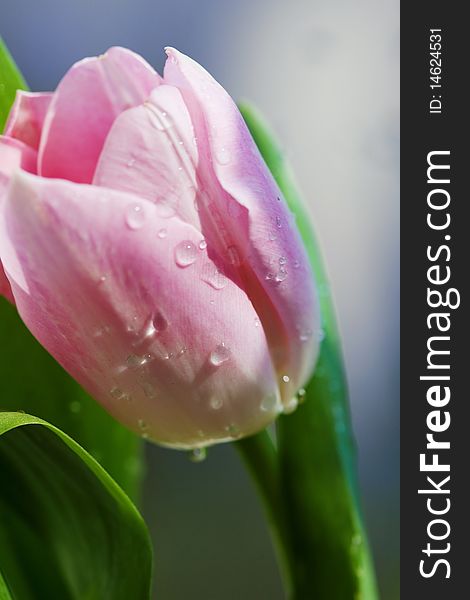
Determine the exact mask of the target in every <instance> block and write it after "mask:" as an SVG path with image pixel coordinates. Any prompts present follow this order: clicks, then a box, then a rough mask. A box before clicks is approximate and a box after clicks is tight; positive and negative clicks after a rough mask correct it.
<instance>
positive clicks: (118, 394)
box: [109, 387, 125, 400]
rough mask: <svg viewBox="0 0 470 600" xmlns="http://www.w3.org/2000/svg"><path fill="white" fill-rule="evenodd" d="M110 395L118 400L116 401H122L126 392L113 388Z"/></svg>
mask: <svg viewBox="0 0 470 600" xmlns="http://www.w3.org/2000/svg"><path fill="white" fill-rule="evenodd" d="M109 393H110V394H111V396H112V397H113V398H116V400H120V399H121V398H123V397H124V395H125V394H124V392H123V391H122V390H121V388H118V387H113V388H111V389H110V390H109Z"/></svg>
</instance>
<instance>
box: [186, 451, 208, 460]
mask: <svg viewBox="0 0 470 600" xmlns="http://www.w3.org/2000/svg"><path fill="white" fill-rule="evenodd" d="M206 458H207V450H206V449H205V448H194V450H191V452H190V453H189V460H190V461H191V462H193V463H200V462H203V461H204V460H206Z"/></svg>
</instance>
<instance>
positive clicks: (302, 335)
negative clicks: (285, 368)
mask: <svg viewBox="0 0 470 600" xmlns="http://www.w3.org/2000/svg"><path fill="white" fill-rule="evenodd" d="M311 337H312V330H311V329H305V331H301V332H300V333H299V340H300V341H301V342H302V343H304V342H307V341H308V340H309V339H310V338H311Z"/></svg>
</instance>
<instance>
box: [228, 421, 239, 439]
mask: <svg viewBox="0 0 470 600" xmlns="http://www.w3.org/2000/svg"><path fill="white" fill-rule="evenodd" d="M225 431H226V432H227V433H228V434H229V435H230V437H232V438H236V437H239V436H240V430H239V429H238V427H237V426H236V425H234V424H233V423H232V424H230V425H228V426H227V427H226V428H225Z"/></svg>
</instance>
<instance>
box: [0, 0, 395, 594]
mask: <svg viewBox="0 0 470 600" xmlns="http://www.w3.org/2000/svg"><path fill="white" fill-rule="evenodd" d="M0 34H1V35H2V36H3V38H4V39H5V41H6V43H7V44H8V46H9V48H10V50H11V52H12V54H13V56H14V57H15V59H16V61H17V63H18V64H19V66H20V68H21V70H22V71H23V73H24V75H25V77H26V79H27V81H28V83H29V85H30V87H31V89H33V90H48V89H54V88H55V86H56V85H57V82H58V81H59V79H60V77H61V76H62V74H63V73H64V72H65V71H66V70H67V68H68V67H69V66H70V65H71V64H72V63H73V62H74V61H75V60H78V59H80V58H82V57H84V56H87V55H95V54H100V53H102V52H103V51H104V50H106V48H107V47H109V46H111V45H124V46H127V47H130V48H132V49H134V50H136V51H137V52H139V53H141V54H142V55H143V56H145V57H146V58H147V60H149V61H150V62H151V63H152V64H153V65H154V66H155V67H157V68H159V69H161V67H162V65H163V62H164V53H163V47H164V46H166V45H173V46H176V47H177V48H178V49H180V50H182V51H183V52H185V53H188V54H190V55H191V56H192V57H193V58H195V59H196V60H198V61H199V62H201V63H202V64H203V65H204V66H205V67H206V68H207V69H208V70H209V71H211V72H212V73H213V75H214V76H215V77H216V78H217V79H218V80H219V81H220V82H221V83H222V84H223V85H224V86H225V87H226V88H227V89H228V90H229V92H230V93H231V94H232V96H234V98H236V99H238V98H247V99H249V100H251V101H253V102H255V103H256V104H257V105H258V107H259V108H260V109H261V111H262V112H263V113H264V114H265V115H266V116H267V118H268V119H269V120H270V121H271V123H272V124H273V126H274V128H275V129H276V130H277V133H278V134H279V136H280V137H281V139H282V140H283V143H284V144H285V150H286V152H287V154H288V155H289V157H290V159H291V162H292V163H293V166H294V169H295V171H296V173H297V176H298V179H299V181H300V184H301V187H302V188H303V190H304V191H305V198H306V201H307V202H308V205H309V207H310V209H311V213H312V217H313V219H314V223H315V227H316V229H317V232H318V235H319V238H320V240H321V242H322V247H323V252H324V255H325V258H326V262H327V265H328V267H329V272H330V275H331V280H332V288H333V293H334V297H335V298H336V304H337V309H338V313H339V322H340V327H341V331H342V334H343V343H344V349H345V355H346V364H347V370H348V375H349V382H350V388H351V404H352V412H353V420H354V426H355V432H356V437H357V441H358V446H359V468H360V476H361V483H362V493H363V500H364V508H365V513H366V521H367V523H368V526H369V530H370V534H371V538H372V546H373V550H374V556H375V560H376V564H377V568H378V575H379V583H380V587H381V597H382V598H383V599H384V600H394V599H396V598H398V546H399V539H398V535H399V526H398V517H399V512H398V511H399V508H398V501H399V472H398V462H399V454H398V452H399V450H398V446H399V412H398V411H399V408H398V393H399V392H398V390H399V373H398V344H399V338H398V336H399V308H398V301H399V275H398V261H399V250H398V244H399V232H398V222H399V204H398V186H399V159H398V137H399V105H398V103H399V100H398V98H399V72H398V58H399V3H398V0H378V1H374V0H359V1H357V2H354V3H353V2H346V1H345V0H297V1H295V2H286V1H285V0H284V1H282V0H258V1H257V2H253V1H248V0H237V2H233V1H229V0H198V1H197V2H194V0H172V1H171V2H161V1H159V0H101V1H99V2H98V1H96V0H68V1H67V2H63V1H59V0H41V2H37V1H36V0H2V2H1V8H0ZM146 455H147V476H146V480H145V489H144V498H143V507H144V515H145V517H146V519H147V522H148V525H149V527H150V529H151V532H152V536H153V539H154V545H155V569H156V571H155V587H156V591H157V595H158V598H159V599H160V600H186V599H187V598H194V599H196V600H198V599H202V598H207V599H209V600H218V599H219V598H224V599H226V600H239V599H241V598H243V599H246V600H265V599H266V600H277V599H281V598H282V597H283V595H282V590H281V582H280V578H279V575H278V572H277V568H276V565H275V562H274V555H273V552H272V549H271V546H270V542H269V538H268V534H267V530H266V527H265V524H264V520H263V518H262V514H261V510H260V506H259V503H258V500H257V498H256V496H255V493H254V490H253V488H252V486H251V482H250V481H249V479H248V476H247V475H246V473H245V472H244V470H243V468H242V466H241V464H240V462H239V460H238V456H237V455H236V453H235V451H234V449H233V448H232V447H230V446H221V447H217V448H213V449H211V450H210V452H209V453H208V458H207V460H206V461H205V462H204V463H201V464H193V463H191V462H190V461H189V460H188V457H187V456H186V455H185V454H183V453H179V452H174V451H167V450H163V449H160V448H157V447H152V446H148V447H147V448H146Z"/></svg>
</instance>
